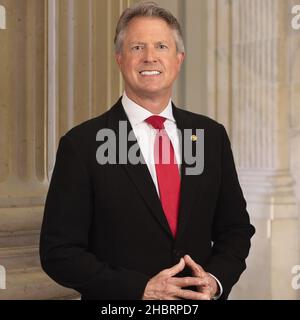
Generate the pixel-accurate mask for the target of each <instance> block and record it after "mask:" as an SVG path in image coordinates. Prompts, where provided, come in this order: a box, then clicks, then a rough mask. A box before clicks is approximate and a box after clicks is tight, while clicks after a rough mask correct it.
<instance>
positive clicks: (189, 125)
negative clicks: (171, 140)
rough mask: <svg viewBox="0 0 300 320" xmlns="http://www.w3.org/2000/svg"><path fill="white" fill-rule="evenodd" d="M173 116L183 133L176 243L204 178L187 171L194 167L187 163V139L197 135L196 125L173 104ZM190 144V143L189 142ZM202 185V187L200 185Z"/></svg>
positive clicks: (193, 149) (185, 224)
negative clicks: (185, 133) (185, 154)
mask: <svg viewBox="0 0 300 320" xmlns="http://www.w3.org/2000/svg"><path fill="white" fill-rule="evenodd" d="M173 115H174V118H175V120H176V125H177V128H178V129H179V130H180V132H181V137H182V139H181V159H182V163H181V187H180V207H179V215H178V231H177V237H176V241H178V240H179V239H180V237H181V236H182V234H183V232H184V229H185V227H186V226H187V222H188V220H189V218H190V215H191V210H192V205H193V201H194V198H195V191H196V188H198V187H202V184H201V182H202V177H201V176H200V177H199V176H195V175H187V174H186V169H187V168H188V167H192V166H191V165H190V164H188V163H187V162H186V159H185V156H184V150H185V144H186V142H187V141H186V140H185V139H191V136H192V135H195V134H196V129H197V128H195V124H193V122H192V119H191V116H190V115H189V114H188V113H186V112H185V111H183V110H180V109H178V108H176V106H175V105H174V104H173ZM185 130H188V131H187V133H188V135H187V136H186V137H184V131H185ZM189 143H190V142H189ZM195 148H196V146H195V144H192V152H193V154H195V153H196V152H195ZM199 183H200V185H199Z"/></svg>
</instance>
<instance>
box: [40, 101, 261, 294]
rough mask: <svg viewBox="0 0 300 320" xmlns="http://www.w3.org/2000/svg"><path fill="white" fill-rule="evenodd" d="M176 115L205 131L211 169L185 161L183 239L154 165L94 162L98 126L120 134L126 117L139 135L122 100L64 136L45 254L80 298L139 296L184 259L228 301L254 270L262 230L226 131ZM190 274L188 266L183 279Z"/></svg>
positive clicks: (45, 262)
mask: <svg viewBox="0 0 300 320" xmlns="http://www.w3.org/2000/svg"><path fill="white" fill-rule="evenodd" d="M173 114H174V117H175V120H176V123H177V127H178V128H179V129H180V130H183V129H193V130H194V131H195V129H197V128H198V129H204V130H205V133H204V135H205V162H204V171H203V173H202V174H201V175H196V176H192V175H186V174H185V169H186V168H187V166H188V165H187V164H186V163H185V162H184V157H183V163H182V166H181V200H180V211H179V222H178V223H179V224H178V234H177V237H176V239H174V238H173V236H172V233H171V231H170V229H169V226H168V222H167V220H166V218H165V215H164V212H163V209H162V206H161V203H160V200H159V197H158V194H157V192H156V188H155V186H154V183H153V181H152V178H151V175H150V173H149V171H148V168H147V165H146V164H138V165H132V164H117V165H112V164H106V165H99V164H98V162H97V161H96V152H97V148H98V147H99V146H100V145H101V143H100V142H97V141H96V134H97V132H98V131H99V130H100V129H103V128H110V129H112V130H114V131H115V132H116V133H118V128H119V121H120V120H123V121H127V123H128V131H129V130H131V129H132V128H131V126H130V123H129V121H128V118H127V116H126V113H125V111H124V108H123V106H122V103H121V100H119V101H118V102H117V103H116V104H115V105H114V106H113V107H112V108H111V109H110V110H109V111H108V112H106V113H104V114H103V115H101V116H99V117H97V118H94V119H92V120H89V121H87V122H85V123H83V124H81V125H79V126H77V127H75V128H73V129H72V130H71V131H69V132H68V133H67V134H66V135H65V136H63V137H62V138H61V140H60V143H59V147H58V151H57V157H56V164H55V168H54V172H53V176H52V179H51V183H50V188H49V192H48V196H47V200H46V205H45V212H44V219H43V224H42V230H41V238H40V257H41V264H42V267H43V269H44V270H45V272H46V273H47V274H48V275H49V276H50V277H51V278H53V279H54V280H55V281H56V282H58V283H59V284H61V285H63V286H65V287H69V288H73V289H75V290H77V291H78V292H80V293H81V295H82V299H140V298H141V297H142V294H143V292H144V289H145V286H146V284H147V282H148V281H149V279H150V278H151V277H153V276H154V275H156V274H157V273H159V272H160V271H162V270H163V269H165V268H169V267H171V266H173V265H174V264H176V263H178V261H179V259H180V257H182V256H183V255H185V254H190V255H191V257H192V258H193V259H194V260H195V261H196V262H197V263H199V264H200V265H202V266H203V268H204V269H205V270H206V271H207V272H210V273H211V274H213V275H214V276H216V277H217V278H218V279H219V280H220V282H221V283H222V286H223V290H224V292H223V295H222V297H221V298H223V299H226V298H227V297H228V294H229V293H230V290H231V288H232V286H233V285H234V284H235V283H236V282H237V281H238V279H239V277H240V275H241V273H242V272H243V271H244V270H245V268H246V264H245V259H246V257H247V256H248V253H249V249H250V238H251V237H252V235H253V234H254V232H255V229H254V227H253V226H252V225H251V224H250V222H249V216H248V213H247V211H246V202H245V200H244V197H243V194H242V191H241V188H240V185H239V182H238V177H237V173H236V170H235V165H234V160H233V156H232V151H231V147H230V142H229V139H228V136H227V134H226V131H225V129H224V127H223V126H222V125H220V124H218V123H217V122H215V121H213V120H211V119H209V118H207V117H205V116H202V115H198V114H194V113H191V112H188V111H184V110H181V109H179V108H176V107H175V106H174V105H173ZM117 136H118V135H117ZM133 143H134V142H132V143H131V144H130V143H129V144H128V149H129V148H130V147H131V145H132V144H133ZM189 274H190V270H189V269H185V270H184V271H183V272H181V273H180V274H179V276H186V275H189Z"/></svg>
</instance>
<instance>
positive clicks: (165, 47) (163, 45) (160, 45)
mask: <svg viewBox="0 0 300 320" xmlns="http://www.w3.org/2000/svg"><path fill="white" fill-rule="evenodd" d="M158 48H159V49H160V50H165V49H168V47H167V46H166V45H165V44H162V43H160V44H159V45H158Z"/></svg>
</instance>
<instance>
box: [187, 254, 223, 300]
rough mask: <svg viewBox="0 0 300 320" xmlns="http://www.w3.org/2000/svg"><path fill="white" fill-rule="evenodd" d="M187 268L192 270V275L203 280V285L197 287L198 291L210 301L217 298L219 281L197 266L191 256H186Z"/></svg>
mask: <svg viewBox="0 0 300 320" xmlns="http://www.w3.org/2000/svg"><path fill="white" fill-rule="evenodd" d="M184 261H185V264H186V266H187V267H189V268H190V269H191V270H192V275H193V276H194V277H198V278H199V279H201V281H202V283H201V284H200V285H198V286H196V287H197V291H198V292H201V293H203V294H204V295H205V296H206V297H207V298H208V299H209V300H211V299H212V298H213V297H215V296H216V294H217V291H218V284H217V281H216V280H215V279H214V277H212V276H211V275H210V274H209V273H207V272H205V271H204V269H203V268H202V267H201V266H200V265H199V264H197V263H196V262H195V261H194V260H193V259H192V258H191V257H190V256H189V255H185V256H184Z"/></svg>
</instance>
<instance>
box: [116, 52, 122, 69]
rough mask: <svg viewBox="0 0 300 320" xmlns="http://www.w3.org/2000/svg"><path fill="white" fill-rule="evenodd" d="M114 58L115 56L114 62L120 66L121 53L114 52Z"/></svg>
mask: <svg viewBox="0 0 300 320" xmlns="http://www.w3.org/2000/svg"><path fill="white" fill-rule="evenodd" d="M115 58H116V62H117V64H118V65H119V66H121V62H122V55H121V54H120V53H116V54H115Z"/></svg>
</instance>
